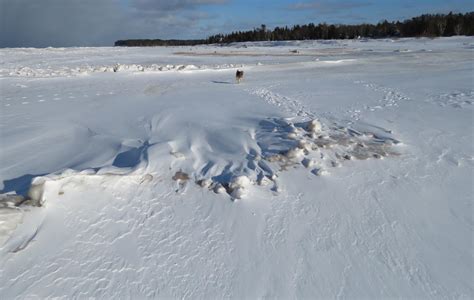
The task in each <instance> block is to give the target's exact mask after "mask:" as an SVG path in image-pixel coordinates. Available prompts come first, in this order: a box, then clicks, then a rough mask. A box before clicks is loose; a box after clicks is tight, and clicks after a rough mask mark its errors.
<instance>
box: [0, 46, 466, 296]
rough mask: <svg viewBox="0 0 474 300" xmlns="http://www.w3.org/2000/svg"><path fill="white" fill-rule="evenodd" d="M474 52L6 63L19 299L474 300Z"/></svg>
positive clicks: (5, 260) (179, 54)
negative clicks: (238, 77) (25, 201)
mask: <svg viewBox="0 0 474 300" xmlns="http://www.w3.org/2000/svg"><path fill="white" fill-rule="evenodd" d="M473 50H474V38H472V37H452V38H438V39H427V38H420V39H396V40H392V39H383V40H341V41H293V42H254V43H238V44H232V45H229V46H225V47H220V46H198V47H158V48H155V47H153V48H43V49H34V48H17V49H13V48H12V49H7V48H6V49H0V57H1V60H0V61H1V64H0V87H1V90H0V92H1V99H0V143H1V144H0V147H1V148H0V150H1V151H0V189H1V194H2V196H1V197H2V198H0V282H1V283H2V284H0V298H7V299H8V298H14V297H20V298H25V297H40V298H43V297H63V298H70V297H81V298H85V297H97V298H124V297H134V298H143V297H172V298H184V297H186V298H262V297H271V298H275V297H278V298H312V297H317V298H336V297H338V298H380V297H403V298H472V297H473V292H474V286H473V283H472V278H473V256H472V253H473V240H472V237H473V235H472V232H473V210H472V202H473V194H474V193H473V192H474V191H473V184H474V174H473V166H474V135H473V130H474V129H473V128H474V126H473V125H474V124H473V122H474V121H473V117H474V115H473V102H474V74H473V62H474V60H473V58H474V56H473ZM237 69H243V70H244V71H245V76H244V79H243V81H242V83H240V84H237V83H236V82H235V71H236V70H237ZM32 186H33V187H35V186H36V187H37V189H36V190H34V191H33V193H31V191H30V195H29V197H30V198H35V200H38V201H39V202H41V204H42V205H41V206H40V207H37V206H31V205H21V206H19V207H15V206H14V205H13V203H12V202H13V201H14V200H13V199H18V198H14V197H13V196H12V195H13V194H18V195H21V196H23V197H25V198H27V197H28V196H27V194H28V190H29V189H31V187H32Z"/></svg>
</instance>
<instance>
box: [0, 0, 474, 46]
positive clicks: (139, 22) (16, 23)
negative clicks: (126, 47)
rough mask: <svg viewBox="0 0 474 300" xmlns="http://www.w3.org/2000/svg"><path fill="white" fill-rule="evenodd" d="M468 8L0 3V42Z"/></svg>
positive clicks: (178, 1) (223, 1)
mask: <svg viewBox="0 0 474 300" xmlns="http://www.w3.org/2000/svg"><path fill="white" fill-rule="evenodd" d="M449 11H453V12H468V11H474V1H467V0H451V1H450V0H447V1H441V0H418V1H409V0H398V1H395V0H383V1H376V0H273V1H271V0H253V1H252V0H0V19H1V26H0V47H20V46H21V47H47V46H56V47H59V46H103V45H113V42H114V41H115V40H118V39H129V38H162V39H170V38H178V39H188V38H205V37H207V36H209V35H212V34H216V33H226V32H231V31H236V30H249V29H252V28H254V27H258V26H260V24H266V25H267V27H268V28H273V27H275V26H285V25H289V26H291V25H295V24H307V23H310V22H313V23H320V22H326V23H330V24H332V23H336V24H358V23H363V22H368V23H376V22H378V21H381V20H384V19H387V20H389V21H392V20H404V19H407V18H411V17H413V16H417V15H420V14H423V13H447V12H449Z"/></svg>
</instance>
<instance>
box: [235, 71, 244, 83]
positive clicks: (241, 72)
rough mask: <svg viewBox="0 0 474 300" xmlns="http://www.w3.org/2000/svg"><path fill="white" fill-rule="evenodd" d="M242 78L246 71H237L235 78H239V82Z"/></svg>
mask: <svg viewBox="0 0 474 300" xmlns="http://www.w3.org/2000/svg"><path fill="white" fill-rule="evenodd" d="M242 78H244V71H242V70H237V72H236V73H235V80H237V83H240V81H241V80H242Z"/></svg>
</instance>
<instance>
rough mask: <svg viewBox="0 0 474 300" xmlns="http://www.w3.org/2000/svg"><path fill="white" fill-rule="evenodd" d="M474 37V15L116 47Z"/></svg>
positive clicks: (284, 29)
mask: <svg viewBox="0 0 474 300" xmlns="http://www.w3.org/2000/svg"><path fill="white" fill-rule="evenodd" d="M454 35H469V36H472V35H474V12H468V13H465V14H461V13H458V14H453V13H449V14H424V15H421V16H418V17H414V18H411V19H409V20H405V21H403V22H400V21H397V22H388V21H387V20H384V21H381V22H379V23H377V24H358V25H339V24H337V25H334V24H332V25H328V24H326V23H320V24H318V25H315V24H314V23H310V24H307V25H295V26H293V27H291V28H290V27H288V26H285V27H275V28H274V29H273V30H268V29H267V27H266V26H265V25H264V24H262V25H261V26H260V27H259V28H254V29H253V30H249V31H235V32H232V33H230V34H216V35H213V36H210V37H208V38H207V39H202V40H121V41H117V42H115V46H190V45H201V44H226V43H234V42H250V41H282V40H320V39H322V40H329V39H355V38H387V37H441V36H454Z"/></svg>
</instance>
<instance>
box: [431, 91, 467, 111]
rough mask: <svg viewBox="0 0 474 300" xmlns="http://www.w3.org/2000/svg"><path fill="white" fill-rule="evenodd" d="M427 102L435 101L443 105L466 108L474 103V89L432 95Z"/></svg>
mask: <svg viewBox="0 0 474 300" xmlns="http://www.w3.org/2000/svg"><path fill="white" fill-rule="evenodd" d="M426 101H427V102H432V103H435V104H437V105H439V106H442V107H446V106H449V107H453V108H465V107H471V105H472V104H473V103H474V90H469V91H463V92H462V91H455V92H451V93H445V94H440V95H435V96H432V97H430V98H429V99H428V100H426Z"/></svg>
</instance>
